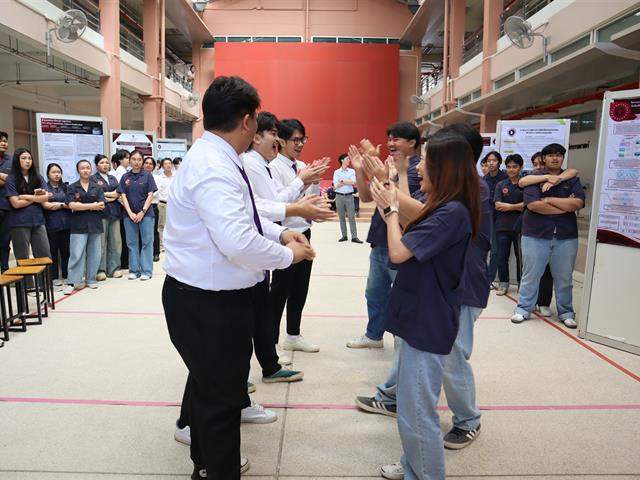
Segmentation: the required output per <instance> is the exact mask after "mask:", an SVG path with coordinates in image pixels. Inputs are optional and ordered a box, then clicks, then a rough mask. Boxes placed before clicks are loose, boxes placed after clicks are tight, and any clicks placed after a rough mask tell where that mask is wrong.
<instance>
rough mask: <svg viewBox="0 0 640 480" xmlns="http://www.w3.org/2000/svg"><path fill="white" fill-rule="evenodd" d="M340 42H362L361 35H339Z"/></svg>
mask: <svg viewBox="0 0 640 480" xmlns="http://www.w3.org/2000/svg"><path fill="white" fill-rule="evenodd" d="M338 43H362V38H359V37H338Z"/></svg>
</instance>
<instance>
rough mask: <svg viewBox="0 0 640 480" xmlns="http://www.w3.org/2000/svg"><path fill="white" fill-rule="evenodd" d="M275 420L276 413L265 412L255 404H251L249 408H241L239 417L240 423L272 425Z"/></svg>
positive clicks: (265, 410)
mask: <svg viewBox="0 0 640 480" xmlns="http://www.w3.org/2000/svg"><path fill="white" fill-rule="evenodd" d="M277 419H278V415H277V414H276V412H274V411H272V410H267V409H265V408H264V407H263V406H262V405H259V404H257V403H256V402H251V406H249V407H247V408H243V409H242V416H241V417H240V421H241V422H242V423H273V422H275V421H276V420H277Z"/></svg>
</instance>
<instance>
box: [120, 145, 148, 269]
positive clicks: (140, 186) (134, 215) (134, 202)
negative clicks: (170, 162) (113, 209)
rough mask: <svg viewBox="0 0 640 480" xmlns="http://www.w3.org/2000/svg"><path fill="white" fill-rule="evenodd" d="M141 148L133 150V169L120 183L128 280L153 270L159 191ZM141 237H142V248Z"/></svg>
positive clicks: (130, 159) (131, 159)
mask: <svg viewBox="0 0 640 480" xmlns="http://www.w3.org/2000/svg"><path fill="white" fill-rule="evenodd" d="M142 161H143V156H142V152H141V151H140V150H134V151H133V152H131V156H130V157H129V162H130V164H131V171H129V172H127V173H125V174H124V175H123V176H122V179H121V180H120V184H119V185H118V192H120V194H121V195H122V205H123V206H124V213H123V218H124V229H125V231H126V232H127V235H126V237H127V247H128V248H129V280H135V279H136V278H140V280H149V279H150V278H151V274H152V273H153V224H154V215H153V213H154V212H153V209H152V208H150V206H151V200H152V199H153V192H155V191H156V190H157V188H156V182H155V180H154V179H153V175H151V174H150V173H148V172H145V171H144V170H143V169H142ZM138 236H140V237H141V238H142V247H140V241H139V240H138Z"/></svg>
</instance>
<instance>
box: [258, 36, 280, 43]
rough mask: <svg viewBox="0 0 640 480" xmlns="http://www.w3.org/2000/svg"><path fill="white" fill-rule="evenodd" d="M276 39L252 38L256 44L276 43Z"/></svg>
mask: <svg viewBox="0 0 640 480" xmlns="http://www.w3.org/2000/svg"><path fill="white" fill-rule="evenodd" d="M276 40H277V39H276V37H253V41H254V42H256V43H276Z"/></svg>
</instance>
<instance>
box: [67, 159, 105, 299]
mask: <svg viewBox="0 0 640 480" xmlns="http://www.w3.org/2000/svg"><path fill="white" fill-rule="evenodd" d="M76 170H77V171H78V174H79V175H80V180H78V181H77V182H74V183H72V184H71V185H69V188H68V189H67V203H68V204H69V208H70V209H71V210H72V211H73V214H72V215H71V240H70V242H69V247H70V250H71V255H70V257H69V277H68V278H67V286H66V287H65V289H64V294H65V295H69V294H71V293H72V292H73V290H79V289H80V288H82V279H83V277H84V279H85V281H86V283H87V287H89V288H98V283H97V280H96V274H97V273H98V266H99V265H100V255H101V249H100V237H101V236H102V211H103V210H104V205H105V202H104V193H103V192H102V189H101V188H100V187H99V186H98V185H97V184H96V182H94V181H93V179H92V178H91V163H90V162H89V160H80V161H79V162H78V163H77V164H76Z"/></svg>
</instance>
